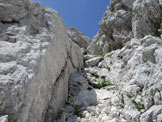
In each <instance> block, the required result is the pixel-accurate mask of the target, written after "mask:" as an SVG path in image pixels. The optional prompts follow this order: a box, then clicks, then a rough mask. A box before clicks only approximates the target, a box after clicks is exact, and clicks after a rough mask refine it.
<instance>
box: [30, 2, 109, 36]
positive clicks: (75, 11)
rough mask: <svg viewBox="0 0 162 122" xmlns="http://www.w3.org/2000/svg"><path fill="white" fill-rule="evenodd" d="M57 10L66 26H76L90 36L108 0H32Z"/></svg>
mask: <svg viewBox="0 0 162 122" xmlns="http://www.w3.org/2000/svg"><path fill="white" fill-rule="evenodd" d="M32 1H37V2H40V3H41V4H43V5H45V6H48V7H50V8H53V9H55V10H57V11H58V12H59V14H60V15H61V17H62V18H63V20H64V22H65V24H66V27H67V28H69V27H71V26H74V27H76V28H77V29H79V30H80V31H81V32H83V33H85V34H86V35H87V36H89V37H90V38H93V36H94V35H96V33H97V31H98V29H99V26H98V23H99V21H100V20H101V18H102V16H103V14H104V12H105V10H106V6H107V5H108V4H109V0H32Z"/></svg>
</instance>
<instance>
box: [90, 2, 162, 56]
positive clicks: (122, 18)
mask: <svg viewBox="0 0 162 122" xmlns="http://www.w3.org/2000/svg"><path fill="white" fill-rule="evenodd" d="M159 3H160V1H159V0H111V2H110V7H108V9H107V10H106V12H105V14H104V16H103V18H102V20H101V22H100V24H99V25H100V30H99V31H98V33H97V35H96V36H95V38H94V39H93V41H92V42H91V44H90V45H89V47H88V50H89V52H90V53H93V54H102V53H107V52H110V51H112V50H115V49H119V48H121V47H123V46H124V45H125V44H126V43H127V42H128V41H129V40H130V39H131V38H133V37H135V38H143V37H144V36H146V35H149V34H151V35H156V36H159V33H158V29H159V28H160V23H161V21H162V10H161V7H160V4H159Z"/></svg>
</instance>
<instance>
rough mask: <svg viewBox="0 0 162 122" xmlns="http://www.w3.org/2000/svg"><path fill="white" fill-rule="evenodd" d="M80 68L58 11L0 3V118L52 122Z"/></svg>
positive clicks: (14, 0) (8, 0)
mask: <svg viewBox="0 0 162 122" xmlns="http://www.w3.org/2000/svg"><path fill="white" fill-rule="evenodd" d="M82 66H83V59H82V54H81V52H80V48H79V47H78V46H77V45H76V44H75V43H74V42H72V41H71V40H70V39H69V37H68V34H67V31H66V28H65V25H64V23H63V21H62V19H61V17H60V16H59V15H58V13H57V12H56V11H54V10H52V9H49V8H46V7H43V6H42V5H40V4H39V3H33V2H30V1H28V0H1V2H0V114H5V115H6V114H7V115H9V117H8V118H9V120H10V121H12V122H43V121H46V122H48V121H49V122H50V121H51V120H52V117H54V116H56V114H57V112H58V109H59V108H60V107H61V106H63V105H64V102H65V100H66V99H67V96H68V79H69V76H70V73H72V72H74V71H76V70H77V69H79V68H81V67H82ZM51 115H53V116H51ZM0 119H1V117H0ZM0 121H3V122H7V120H0Z"/></svg>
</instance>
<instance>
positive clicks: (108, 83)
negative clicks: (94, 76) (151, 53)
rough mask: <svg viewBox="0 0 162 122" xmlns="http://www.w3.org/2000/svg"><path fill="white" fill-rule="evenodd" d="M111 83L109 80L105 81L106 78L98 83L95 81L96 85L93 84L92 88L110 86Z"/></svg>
mask: <svg viewBox="0 0 162 122" xmlns="http://www.w3.org/2000/svg"><path fill="white" fill-rule="evenodd" d="M112 85H113V84H112V83H111V82H110V81H107V80H104V81H102V82H100V83H97V84H96V85H94V88H97V89H101V88H103V87H105V86H112Z"/></svg>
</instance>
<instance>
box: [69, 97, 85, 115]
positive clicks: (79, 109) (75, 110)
mask: <svg viewBox="0 0 162 122" xmlns="http://www.w3.org/2000/svg"><path fill="white" fill-rule="evenodd" d="M69 102H70V103H71V104H72V107H73V110H74V115H76V116H78V117H81V118H84V116H83V115H82V114H81V108H80V106H79V105H75V104H74V99H73V98H72V97H70V98H69Z"/></svg>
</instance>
